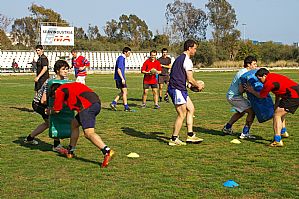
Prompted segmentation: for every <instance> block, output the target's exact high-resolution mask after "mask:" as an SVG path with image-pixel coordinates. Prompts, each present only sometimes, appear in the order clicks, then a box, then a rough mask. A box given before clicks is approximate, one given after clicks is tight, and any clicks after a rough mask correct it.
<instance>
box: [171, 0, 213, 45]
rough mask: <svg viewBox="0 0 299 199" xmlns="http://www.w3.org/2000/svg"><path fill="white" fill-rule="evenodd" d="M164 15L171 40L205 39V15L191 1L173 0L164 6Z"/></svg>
mask: <svg viewBox="0 0 299 199" xmlns="http://www.w3.org/2000/svg"><path fill="white" fill-rule="evenodd" d="M165 17H166V20H167V24H168V25H169V26H170V30H169V31H170V35H171V36H172V38H171V40H172V41H173V42H180V41H184V40H186V39H189V38H193V39H205V38H206V29H207V25H208V24H207V16H206V14H205V12H204V11H203V10H201V9H199V8H195V7H194V6H193V5H192V3H187V2H184V1H181V0H175V1H174V2H173V3H169V4H167V6H166V13H165Z"/></svg>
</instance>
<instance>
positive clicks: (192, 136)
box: [186, 96, 203, 143]
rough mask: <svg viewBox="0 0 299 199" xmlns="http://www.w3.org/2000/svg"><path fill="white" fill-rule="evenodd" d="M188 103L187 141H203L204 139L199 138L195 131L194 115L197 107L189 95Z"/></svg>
mask: <svg viewBox="0 0 299 199" xmlns="http://www.w3.org/2000/svg"><path fill="white" fill-rule="evenodd" d="M186 105H187V114H186V124H187V135H188V136H187V140H186V142H189V143H198V142H202V141H203V139H202V138H198V137H197V136H196V135H195V133H194V132H193V115H194V112H195V107H194V104H193V102H192V100H191V98H190V97H189V96H188V97H187V103H186Z"/></svg>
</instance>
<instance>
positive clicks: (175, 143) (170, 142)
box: [168, 138, 187, 146]
mask: <svg viewBox="0 0 299 199" xmlns="http://www.w3.org/2000/svg"><path fill="white" fill-rule="evenodd" d="M168 145H169V146H185V145H187V144H186V142H183V141H181V140H180V139H179V138H176V139H175V141H173V140H172V139H170V140H169V142H168Z"/></svg>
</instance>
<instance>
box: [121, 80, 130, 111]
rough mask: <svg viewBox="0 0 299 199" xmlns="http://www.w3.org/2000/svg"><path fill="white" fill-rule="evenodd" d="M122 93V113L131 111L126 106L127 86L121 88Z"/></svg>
mask: <svg viewBox="0 0 299 199" xmlns="http://www.w3.org/2000/svg"><path fill="white" fill-rule="evenodd" d="M121 91H122V98H123V103H124V111H131V109H130V107H129V105H128V89H127V86H126V85H124V87H123V88H121Z"/></svg>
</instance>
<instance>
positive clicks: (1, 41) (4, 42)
mask: <svg viewBox="0 0 299 199" xmlns="http://www.w3.org/2000/svg"><path fill="white" fill-rule="evenodd" d="M10 48H11V41H10V40H9V38H8V37H7V36H6V34H5V31H4V30H2V29H0V49H10Z"/></svg>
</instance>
